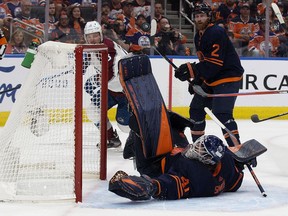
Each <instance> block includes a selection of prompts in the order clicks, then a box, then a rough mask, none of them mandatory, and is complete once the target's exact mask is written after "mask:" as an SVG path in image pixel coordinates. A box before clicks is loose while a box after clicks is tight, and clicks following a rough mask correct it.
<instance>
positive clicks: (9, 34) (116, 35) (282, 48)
mask: <svg viewBox="0 0 288 216" xmlns="http://www.w3.org/2000/svg"><path fill="white" fill-rule="evenodd" d="M182 1H183V6H184V8H185V11H189V13H191V8H192V7H191V6H192V4H195V3H196V2H197V1H201V0H193V1H190V2H191V3H190V4H189V1H184V0H182ZM273 1H275V3H277V5H278V6H279V8H280V9H281V12H282V16H283V17H284V20H285V21H288V16H287V7H288V4H285V2H281V1H280V0H278V1H277V0H273ZM282 1H283V0H282ZM45 2H46V1H45V0H0V27H1V29H2V30H3V32H4V35H5V37H6V38H7V40H8V41H9V47H8V49H7V51H6V53H8V54H10V53H25V52H26V50H27V47H28V46H29V42H31V41H32V39H33V38H35V37H36V38H38V39H39V40H40V41H41V42H43V40H44V32H45V31H44V26H45ZM101 2H102V7H101V12H100V13H98V12H97V8H98V7H97V0H50V1H49V29H48V40H53V41H60V42H64V43H77V44H82V43H85V40H84V37H83V29H84V26H85V24H86V23H87V22H88V21H91V20H96V21H98V20H99V19H98V18H97V14H101V19H100V20H101V25H102V28H103V34H104V35H105V36H106V37H109V38H110V39H112V40H113V41H115V42H116V43H118V44H119V45H120V46H122V47H123V48H124V49H125V50H127V51H129V52H134V53H146V54H151V48H150V44H151V41H150V40H151V37H150V23H151V7H152V6H151V1H150V0H102V1H101ZM267 2H270V1H268V0H263V1H259V0H208V3H210V4H211V6H212V10H213V11H212V12H213V13H212V19H213V22H214V23H215V24H217V25H220V26H223V28H225V29H226V30H227V33H228V35H229V37H230V39H231V41H232V42H233V44H234V46H235V48H236V50H237V53H238V54H239V56H255V57H261V56H265V23H267V22H266V20H265V10H266V5H267ZM168 3H169V0H168ZM171 3H172V7H173V5H179V0H178V1H171ZM163 4H164V1H163V0H155V5H153V7H154V16H153V17H154V19H155V20H156V21H157V23H158V26H157V33H156V35H155V38H154V44H155V46H157V48H158V50H159V51H160V52H161V53H163V54H164V55H182V56H183V55H190V54H191V52H190V51H187V50H189V49H187V44H186V42H187V37H186V36H185V35H184V34H181V32H180V31H179V30H178V29H177V28H175V27H174V26H172V25H171V24H170V21H169V19H168V18H167V17H165V16H164V15H163V14H164V8H163ZM268 8H269V9H270V10H269V14H270V17H269V19H270V20H269V23H270V29H269V56H270V57H287V56H288V40H287V33H286V31H285V29H284V28H283V27H282V26H281V25H280V23H279V21H278V19H277V17H276V16H275V14H274V12H273V11H272V9H271V7H268ZM191 19H192V20H193V16H191ZM191 31H193V28H191ZM155 54H157V53H155Z"/></svg>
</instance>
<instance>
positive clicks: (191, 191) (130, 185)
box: [109, 135, 244, 201]
mask: <svg viewBox="0 0 288 216" xmlns="http://www.w3.org/2000/svg"><path fill="white" fill-rule="evenodd" d="M164 161H165V163H164ZM159 163H161V164H162V168H163V170H164V173H159V174H158V176H155V175H154V173H153V175H154V177H152V178H150V177H149V176H151V175H150V173H142V175H141V177H138V176H129V175H128V174H126V173H125V172H123V171H118V172H116V174H115V175H114V176H113V177H112V178H111V180H110V181H109V191H111V192H113V193H115V194H117V195H119V196H122V197H125V198H128V199H131V200H133V201H136V200H149V199H150V198H151V197H153V198H155V199H161V200H163V199H165V200H176V199H185V198H190V197H209V196H216V195H219V194H221V193H222V192H235V191H237V190H238V189H239V188H240V186H241V184H242V180H243V176H244V174H243V171H242V167H243V166H238V165H237V164H235V162H234V159H233V158H232V156H231V155H230V154H228V153H227V149H226V147H225V146H224V144H223V142H222V140H221V139H219V138H218V137H216V136H213V135H203V136H201V137H200V138H198V139H197V141H196V142H194V143H193V144H189V145H187V146H186V147H185V148H177V147H176V148H174V149H173V150H172V151H171V152H170V154H168V155H167V156H166V157H165V158H163V159H162V160H161V161H159ZM163 165H164V166H163Z"/></svg>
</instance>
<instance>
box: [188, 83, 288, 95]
mask: <svg viewBox="0 0 288 216" xmlns="http://www.w3.org/2000/svg"><path fill="white" fill-rule="evenodd" d="M193 90H194V91H195V92H196V93H197V94H199V95H201V96H202V97H236V96H248V95H267V94H286V93H288V90H274V91H254V92H238V93H225V94H209V93H206V92H205V91H204V90H203V89H202V88H201V86H199V85H194V86H193Z"/></svg>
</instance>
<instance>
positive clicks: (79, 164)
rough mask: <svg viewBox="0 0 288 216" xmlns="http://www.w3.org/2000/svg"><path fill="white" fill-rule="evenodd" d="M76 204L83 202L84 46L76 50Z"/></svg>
mask: <svg viewBox="0 0 288 216" xmlns="http://www.w3.org/2000/svg"><path fill="white" fill-rule="evenodd" d="M75 56H76V58H75V69H76V74H75V127H74V130H75V131H74V132H75V133H74V134H75V176H74V178H75V180H74V181H75V196H76V199H75V202H76V203H77V202H82V185H83V182H82V175H83V174H82V164H83V158H82V153H83V152H82V148H83V147H82V144H83V143H82V132H83V131H82V124H83V122H82V108H83V107H82V106H83V105H82V102H83V101H82V94H83V92H82V91H83V84H82V80H83V75H82V67H83V46H77V47H76V49H75ZM77 56H78V57H77Z"/></svg>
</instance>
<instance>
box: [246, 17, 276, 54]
mask: <svg viewBox="0 0 288 216" xmlns="http://www.w3.org/2000/svg"><path fill="white" fill-rule="evenodd" d="M259 25H260V30H259V31H258V32H256V34H255V35H254V36H253V37H252V38H251V40H250V41H249V44H248V49H249V51H250V52H251V55H252V56H259V57H265V47H266V46H265V18H261V19H260V20H259ZM279 45H280V42H279V38H278V37H277V35H276V34H275V33H274V32H273V31H271V28H270V30H269V45H268V47H269V57H275V56H276V55H277V48H278V46H279Z"/></svg>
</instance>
